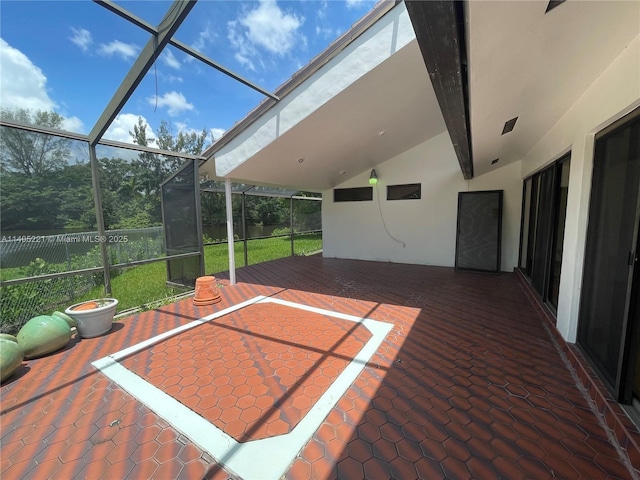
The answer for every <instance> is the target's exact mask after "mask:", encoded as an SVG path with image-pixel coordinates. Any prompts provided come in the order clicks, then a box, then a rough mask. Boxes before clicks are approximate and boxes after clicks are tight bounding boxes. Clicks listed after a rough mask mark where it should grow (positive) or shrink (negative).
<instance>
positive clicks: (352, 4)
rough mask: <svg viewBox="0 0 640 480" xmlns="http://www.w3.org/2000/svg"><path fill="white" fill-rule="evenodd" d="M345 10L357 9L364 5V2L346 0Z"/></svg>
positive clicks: (361, 0) (363, 0)
mask: <svg viewBox="0 0 640 480" xmlns="http://www.w3.org/2000/svg"><path fill="white" fill-rule="evenodd" d="M346 1H347V8H359V7H361V6H362V4H364V2H365V0H346Z"/></svg>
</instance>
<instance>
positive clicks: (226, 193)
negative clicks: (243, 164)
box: [224, 178, 236, 285]
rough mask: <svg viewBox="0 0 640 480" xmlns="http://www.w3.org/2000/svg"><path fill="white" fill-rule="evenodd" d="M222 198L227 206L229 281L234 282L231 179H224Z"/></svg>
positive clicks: (234, 262)
mask: <svg viewBox="0 0 640 480" xmlns="http://www.w3.org/2000/svg"><path fill="white" fill-rule="evenodd" d="M224 200H225V202H224V203H225V205H226V206H227V245H229V282H231V285H235V284H236V255H235V249H234V236H233V203H232V202H231V179H230V178H225V180H224Z"/></svg>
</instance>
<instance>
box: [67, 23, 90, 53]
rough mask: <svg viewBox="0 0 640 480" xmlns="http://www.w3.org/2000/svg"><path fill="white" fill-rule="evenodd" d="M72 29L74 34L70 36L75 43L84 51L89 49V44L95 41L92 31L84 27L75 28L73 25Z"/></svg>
mask: <svg viewBox="0 0 640 480" xmlns="http://www.w3.org/2000/svg"><path fill="white" fill-rule="evenodd" d="M71 31H72V32H73V36H71V37H69V40H71V41H72V42H73V43H75V44H76V45H77V46H78V47H80V49H81V50H82V51H83V52H86V51H87V50H89V45H91V44H92V43H93V39H92V38H91V32H90V31H89V30H86V29H84V28H73V27H71Z"/></svg>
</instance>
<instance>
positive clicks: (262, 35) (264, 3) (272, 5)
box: [227, 0, 307, 70]
mask: <svg viewBox="0 0 640 480" xmlns="http://www.w3.org/2000/svg"><path fill="white" fill-rule="evenodd" d="M304 20H305V19H304V17H300V16H297V15H294V14H290V13H285V12H284V11H283V10H282V9H280V7H279V6H278V4H277V3H276V2H275V1H274V0H260V5H259V6H258V7H257V8H254V9H253V10H250V11H248V12H246V13H245V14H244V16H242V17H240V18H239V19H238V20H233V21H230V22H229V23H228V24H227V29H228V38H229V41H230V43H231V46H232V47H233V49H234V50H235V51H236V53H235V58H236V60H237V61H238V62H239V63H240V64H242V65H244V66H245V67H247V68H249V69H251V70H255V63H254V62H255V61H256V60H258V59H259V51H258V48H259V49H262V50H264V51H266V52H268V53H270V54H273V55H278V56H283V55H285V54H287V53H289V52H290V51H291V50H292V49H293V48H294V47H295V46H296V45H300V44H303V45H305V44H306V42H307V39H306V37H305V36H304V35H303V34H302V33H301V32H300V28H301V27H302V24H303V23H304Z"/></svg>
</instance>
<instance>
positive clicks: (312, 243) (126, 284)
mask: <svg viewBox="0 0 640 480" xmlns="http://www.w3.org/2000/svg"><path fill="white" fill-rule="evenodd" d="M234 247H235V248H234V252H235V257H236V266H237V267H242V266H244V244H243V242H236V243H235V245H234ZM321 248H322V235H321V234H313V235H299V236H296V239H295V253H296V255H307V254H309V253H312V252H315V251H317V250H319V249H321ZM247 253H248V260H249V265H253V264H256V263H261V262H266V261H268V260H275V259H278V258H283V257H287V256H289V255H291V241H290V239H289V237H277V238H266V239H261V240H249V241H248V242H247ZM204 262H205V263H204V265H205V272H206V273H207V274H208V275H215V274H216V273H219V272H225V271H227V270H229V255H228V247H227V244H226V243H225V244H219V245H207V246H205V248H204ZM166 278H167V267H166V264H165V262H156V263H150V264H148V265H140V266H138V267H130V268H127V269H126V270H125V271H124V272H122V273H121V274H120V275H118V276H116V277H114V278H113V279H112V280H111V291H112V295H113V297H114V298H117V299H118V311H122V310H127V309H129V308H133V307H139V306H141V305H145V304H148V303H151V302H154V301H157V300H162V299H164V298H167V297H170V296H173V295H177V294H179V293H182V292H184V291H185V290H181V289H175V288H170V287H167V286H166ZM101 296H103V288H102V287H101V286H99V287H96V288H94V289H92V290H91V291H89V292H88V293H86V294H85V295H83V296H82V297H81V298H79V299H78V300H77V301H78V302H80V301H82V300H89V299H92V298H98V297H101Z"/></svg>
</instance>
